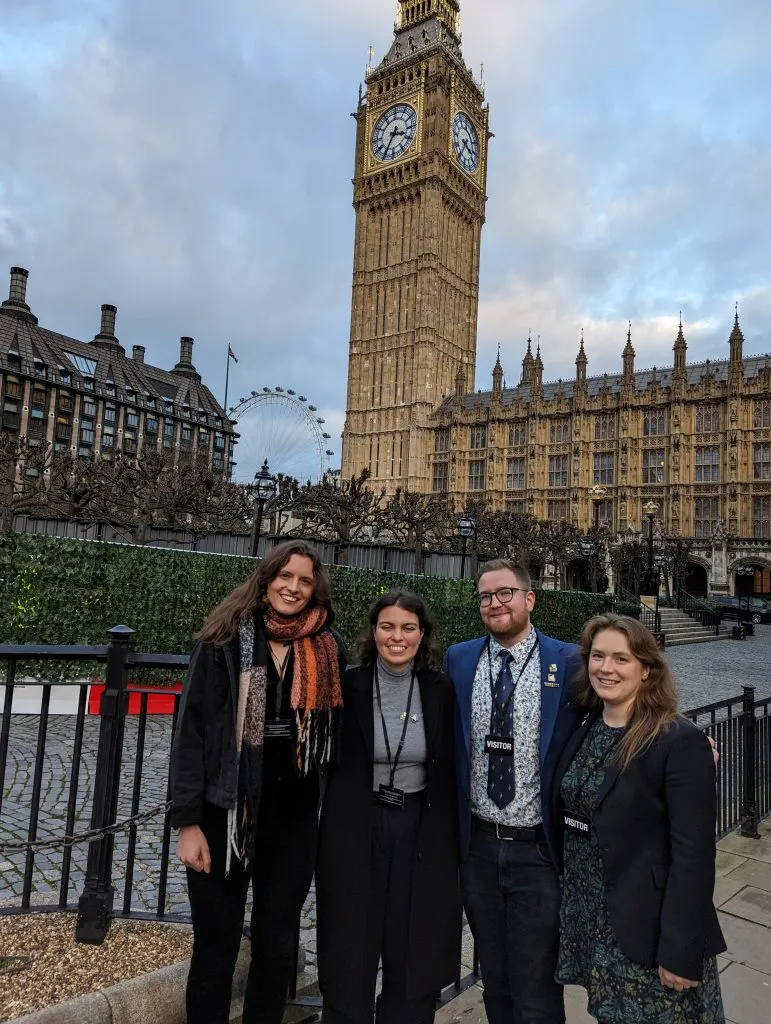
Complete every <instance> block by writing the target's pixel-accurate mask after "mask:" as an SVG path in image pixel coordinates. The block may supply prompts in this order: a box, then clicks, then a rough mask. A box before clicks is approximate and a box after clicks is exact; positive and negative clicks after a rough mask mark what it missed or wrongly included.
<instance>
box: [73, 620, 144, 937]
mask: <svg viewBox="0 0 771 1024" xmlns="http://www.w3.org/2000/svg"><path fill="white" fill-rule="evenodd" d="M107 633H108V636H109V637H110V642H109V646H108V649H107V673H106V679H105V687H104V693H103V694H102V701H101V704H100V706H99V717H100V722H99V747H98V750H97V755H96V771H95V774H94V802H93V806H92V809H91V828H92V829H103V828H106V827H108V826H110V825H114V824H115V821H116V820H117V809H118V789H119V787H120V766H121V758H122V755H123V726H124V723H125V720H126V711H127V710H128V691H127V689H126V661H127V659H128V653H129V648H130V646H131V638H132V637H133V636H134V630H133V629H130V628H129V627H128V626H113V628H112V629H110V630H108V631H107ZM113 845H114V836H112V835H102V836H99V837H97V838H96V839H92V840H91V842H90V843H89V846H88V863H87V867H86V884H85V886H84V888H83V895H82V896H81V897H80V899H79V900H78V920H77V924H76V925H75V939H76V941H77V942H88V943H90V944H91V945H92V946H101V944H102V943H103V942H104V939H105V936H106V935H107V932H108V931H109V928H110V917H111V915H112V905H113V900H114V898H115V886H114V885H113V884H112V853H113Z"/></svg>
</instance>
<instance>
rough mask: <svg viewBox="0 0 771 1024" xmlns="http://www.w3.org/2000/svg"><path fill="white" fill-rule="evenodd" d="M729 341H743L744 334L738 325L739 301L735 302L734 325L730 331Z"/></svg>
mask: <svg viewBox="0 0 771 1024" xmlns="http://www.w3.org/2000/svg"><path fill="white" fill-rule="evenodd" d="M728 340H729V341H744V335H743V334H742V329H741V327H740V326H739V303H738V302H737V303H736V313H735V314H734V327H733V330H732V331H731V334H730V337H729V339H728Z"/></svg>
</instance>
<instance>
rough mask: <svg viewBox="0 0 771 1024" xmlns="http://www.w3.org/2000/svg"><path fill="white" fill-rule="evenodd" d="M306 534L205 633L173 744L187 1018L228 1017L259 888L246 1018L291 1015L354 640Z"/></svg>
mask: <svg viewBox="0 0 771 1024" xmlns="http://www.w3.org/2000/svg"><path fill="white" fill-rule="evenodd" d="M333 619H334V615H333V611H332V604H331V599H330V591H329V581H328V579H327V575H326V572H325V570H324V568H323V566H322V565H321V561H320V560H319V557H318V555H317V553H316V552H315V550H314V549H313V548H312V547H311V546H310V545H309V544H306V543H305V542H304V541H289V542H288V543H285V544H281V545H279V546H278V547H276V548H273V550H272V551H270V552H269V553H268V554H267V555H266V557H265V558H263V559H262V561H261V562H260V563H259V564H258V566H257V569H256V570H255V572H254V573H252V575H251V576H250V577H249V579H248V580H247V581H246V582H245V583H243V584H242V585H241V586H240V587H237V588H236V589H235V590H234V591H233V593H232V594H230V595H229V596H228V597H226V598H225V600H224V601H222V603H221V604H220V605H218V607H217V608H215V609H214V611H213V612H212V613H211V614H210V615H209V617H208V618H207V619H206V621H205V622H204V624H203V628H202V629H201V632H200V633H199V634H198V644H197V646H196V648H195V650H194V652H193V655H192V658H191V661H190V669H189V671H188V675H187V679H186V682H185V687H184V690H183V693H182V699H181V704H180V711H179V721H178V723H177V731H176V735H175V738H174V745H173V749H172V763H171V779H172V798H173V810H172V824H173V825H174V826H175V827H177V828H179V842H178V844H177V856H178V857H179V859H180V860H181V861H182V863H183V864H185V866H186V868H187V880H188V891H189V895H190V907H191V911H192V917H193V956H192V960H191V964H190V975H189V977H188V983H187V994H186V1005H187V1019H188V1024H226V1022H227V1021H228V1019H229V1013H230V999H231V987H232V978H233V970H234V968H235V963H236V959H237V956H238V949H239V946H240V941H241V934H242V929H243V923H244V909H245V905H246V896H247V891H248V888H249V882H250V881H251V884H252V914H251V940H252V962H251V967H250V970H249V978H248V982H247V989H246V996H245V1000H244V1010H243V1021H244V1024H280V1021H281V1019H282V1017H283V1014H284V1008H285V1004H286V997H287V992H288V988H289V982H290V973H291V970H292V964H293V951H294V944H295V942H296V938H297V930H298V926H299V918H300V912H301V909H302V906H303V903H304V901H305V898H306V896H307V894H308V890H309V888H310V884H311V879H312V876H313V865H314V859H315V853H316V834H317V820H318V806H319V799H320V788H321V787H320V773H324V772H325V770H326V768H327V767H328V766H329V764H330V763H331V761H332V759H333V757H334V755H335V746H336V733H337V722H338V717H339V709H340V708H341V706H342V691H341V676H342V674H343V672H344V671H345V663H346V657H345V649H344V647H343V644H342V640H341V639H340V637H339V636H338V635H337V634H336V633H334V632H333V631H332V630H331V628H330V627H331V625H332V622H333Z"/></svg>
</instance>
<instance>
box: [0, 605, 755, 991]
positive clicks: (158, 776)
mask: <svg viewBox="0 0 771 1024" xmlns="http://www.w3.org/2000/svg"><path fill="white" fill-rule="evenodd" d="M629 596H630V595H627V594H624V593H623V592H622V593H621V594H619V597H620V599H621V600H629ZM642 610H645V611H646V612H651V611H652V610H651V609H648V608H646V607H645V606H644V605H642V604H641V611H642ZM654 624H655V623H654ZM109 637H110V642H109V644H107V645H104V646H93V647H63V646H50V645H43V646H37V645H34V646H33V645H0V662H4V663H5V666H6V671H5V681H4V682H5V695H4V701H3V711H2V723H1V724H0V856H2V858H3V860H5V861H6V864H7V865H8V866H10V868H13V867H14V866H15V867H16V868H17V879H18V874H19V873H20V876H21V884H20V885H19V884H16V885H14V884H13V877H12V871H9V870H8V867H6V870H5V872H4V881H5V880H6V879H7V880H8V882H9V884H10V886H11V889H12V893H13V894H15V895H16V896H17V900H16V901H13V902H11V901H9V900H7V899H6V901H5V906H4V907H3V908H1V909H0V914H9V913H11V914H13V913H20V912H25V911H29V910H31V909H34V910H35V911H48V910H61V909H75V907H76V906H77V910H78V917H77V925H76V934H77V936H78V938H79V939H81V941H85V942H92V943H99V942H101V941H102V939H103V938H104V935H105V934H106V932H107V929H108V928H109V923H110V920H111V919H112V918H115V917H132V918H145V919H151V920H166V921H189V920H190V915H189V908H188V906H187V903H186V900H185V898H184V888H185V887H184V873H183V872H182V871H181V868H178V866H176V865H175V864H174V863H173V862H172V858H171V819H170V799H169V797H170V790H169V753H170V749H171V742H172V740H173V736H174V731H175V728H176V723H177V713H178V707H179V693H178V692H169V691H166V699H167V700H168V701H170V704H171V708H170V713H167V714H163V715H159V716H157V719H156V718H152V719H151V716H150V715H149V701H150V699H151V697H152V696H153V695H154V694H157V693H158V690H157V687H153V686H151V685H148V684H145V685H136V686H134V685H133V684H132V685H131V687H129V682H128V680H129V675H130V674H131V673H134V674H135V675H136V673H140V674H141V673H143V672H146V670H150V669H153V670H157V669H163V670H165V672H166V673H169V672H171V673H172V674H176V675H177V676H179V675H181V673H182V672H183V671H184V670H185V668H186V667H187V664H188V662H189V657H188V656H187V655H168V654H142V653H139V652H135V651H133V650H132V649H131V641H132V637H133V631H132V630H130V629H129V628H128V627H125V626H117V627H114V628H113V629H111V630H110V631H109ZM31 662H33V663H37V664H38V666H40V665H43V666H44V665H46V663H48V664H54V663H57V664H62V663H71V664H77V663H84V664H86V665H88V666H89V667H90V666H93V665H104V666H105V668H106V672H105V685H104V691H103V693H102V695H101V698H100V699H99V708H98V715H93V716H89V714H88V704H89V700H88V688H89V686H90V685H91V681H90V680H77V681H74V682H66V683H58V682H53V681H50V680H43V681H40V682H37V681H35V685H37V686H39V687H40V703H39V707H36V708H34V709H33V710H31V711H29V712H28V713H22V714H20V715H18V716H16V715H14V718H16V719H17V723H18V725H19V728H20V729H21V730H22V732H23V735H22V736H21V743H20V744H17V745H16V750H15V751H14V750H13V749H12V748H11V742H10V741H11V738H12V712H13V711H14V702H15V700H16V699H17V695H18V696H19V697H21V696H22V691H23V689H24V687H25V686H26V685H27V683H26V681H24V680H21V679H19V678H18V668H19V666H20V665H21V666H22V667H23V666H24V665H25V664H28V663H31ZM38 674H39V673H38ZM54 688H56V689H57V694H58V693H60V692H64V693H65V694H69V695H70V703H71V705H72V710H71V711H70V712H69V716H68V718H67V720H66V728H65V729H62V728H59V729H58V730H56V732H57V735H56V736H54V740H55V742H56V743H57V744H58V750H57V751H55V752H54V754H53V760H52V757H51V756H48V755H47V747H48V745H49V744H48V741H49V739H50V738H51V730H50V729H49V726H50V722H51V701H52V693H53V691H54ZM130 696H131V699H132V700H133V701H136V702H137V703H138V708H137V709H136V711H137V713H136V714H132V715H131V719H130V725H129V726H128V727H127V712H128V702H129V697H130ZM92 703H93V702H92ZM17 710H18V708H17ZM686 715H687V717H688V718H690V719H691V720H692V721H694V722H695V723H696V724H697V725H698V726H699V727H700V728H702V729H703V730H704V731H705V732H706V733H708V734H709V735H711V736H712V737H713V738H714V739H715V741H716V743H717V745H718V749H719V751H720V762H719V764H718V770H717V786H718V818H717V834H718V836H723V835H726V834H727V833H728V832H730V831H731V830H732V829H735V828H736V827H737V826H741V830H742V834H743V835H745V836H757V835H758V822H759V820H760V819H761V818H762V817H764V816H766V815H768V814H771V696H769V697H765V698H762V699H760V700H756V699H755V690H754V688H753V687H749V686H747V687H744V692H743V693H742V694H741V695H740V696H738V697H734V698H731V699H730V700H723V701H718V702H716V703H714V704H708V705H705V706H704V707H699V708H694V709H692V710H690V711H688V712H686ZM73 718H74V726H73V723H72V719H73ZM151 721H153V722H155V721H160V722H161V727H156V726H155V725H151V724H150V723H151ZM151 731H152V733H153V735H152V736H151V735H149V734H150V732H151ZM33 745H34V748H35V754H34V763H33V764H32V765H31V783H30V784H28V783H27V781H26V780H27V779H28V777H29V775H30V772H29V769H30V764H29V762H30V753H31V748H32V746H33ZM89 750H90V751H91V754H90V756H89ZM94 751H95V752H94ZM148 761H150V763H149V764H148ZM54 762H55V764H54ZM56 765H58V769H56V770H54V769H55V766H56ZM9 766H10V767H11V769H12V772H13V775H12V777H11V778H10V779H9V777H8V769H9ZM57 771H58V774H57ZM84 774H85V776H86V779H85V781H84V779H83V778H82V776H83V775H84ZM19 779H21V780H22V781H21V782H19ZM89 781H92V782H93V786H92V789H91V792H89V790H88V785H87V783H88V782H89ZM44 783H47V785H48V789H47V791H46V792H45V793H44V792H43V786H44ZM49 790H51V791H50V792H49ZM65 802H66V809H64V807H63V805H64V803H65ZM41 811H42V812H44V813H43V814H41ZM4 819H5V820H4ZM140 826H141V831H140ZM116 836H117V837H120V840H119V847H120V848H119V851H118V853H119V856H118V858H117V860H116V858H115V853H116ZM81 839H82V840H83V842H80V841H79V840H81ZM148 842H149V843H150V846H151V847H152V848H154V849H155V850H156V854H155V855H154V856H155V864H154V867H153V869H152V870H148V867H147V861H148V859H152V858H148V857H147V856H145V857H143V858H142V863H141V864H140V868H139V870H140V872H144V874H145V878H144V880H143V883H142V888H143V889H144V890H149V891H151V892H152V893H153V898H152V901H151V902H150V901H148V900H145V903H144V905H143V906H141V907H138V905H137V904H138V902H139V900H138V898H137V897H138V892H137V890H138V884H137V877H136V875H137V863H138V862H137V851H138V848H139V846H140V844H141V843H148ZM86 843H87V844H88V845H87V855H86V856H84V850H85V848H86ZM43 850H46V852H47V851H49V850H52V851H55V852H56V853H57V854H58V852H59V851H61V863H60V867H59V869H58V878H57V879H56V887H57V889H58V893H57V892H55V891H54V890H53V889H49V891H50V892H51V895H52V902H51V903H43V904H37V903H36V905H35V906H34V907H32V905H31V904H32V892H33V887H34V885H35V882H36V879H37V880H38V881H39V880H40V877H44V879H45V880H46V882H47V884H48V885H49V886H50V884H51V873H52V856H50V855H48V854H47V856H46V858H45V859H46V863H45V865H44V866H45V869H46V870H45V872H42V870H41V871H40V873H38V869H39V867H40V865H38V855H39V853H41V852H42V851H43ZM21 862H23V869H22V868H21V867H20V864H21ZM171 872H174V878H173V889H174V895H175V896H176V897H178V898H177V900H176V901H174V900H171V899H170V886H169V877H170V873H171ZM121 884H122V894H121V895H122V899H120V900H116V898H115V897H116V894H117V887H118V885H121ZM78 887H79V888H80V896H79V898H78V899H77V900H75V899H74V898H73V895H74V893H75V892H76V891H77V888H78ZM6 888H7V887H6ZM175 902H176V906H175V905H174V904H175ZM474 962H475V963H476V958H475V959H474ZM475 978H476V975H475V974H474V973H473V972H472V973H470V974H468V975H467V976H465V977H462V971H461V969H460V966H459V970H458V977H457V979H456V982H455V984H454V985H453V986H452V987H451V988H450V989H448V990H447V992H446V993H445V994H444V999H443V1001H444V1002H447V1001H450V1000H451V999H452V998H454V996H455V995H457V994H458V993H459V992H460V991H462V990H463V989H464V988H466V987H468V985H469V984H472V983H473V982H474V980H475ZM290 997H291V998H292V1000H294V1001H295V1002H296V1003H297V1004H298V1005H305V1006H314V1007H315V1006H318V1005H319V1002H318V997H315V996H303V995H299V996H298V995H297V993H296V990H295V989H294V988H293V990H292V992H291V993H290Z"/></svg>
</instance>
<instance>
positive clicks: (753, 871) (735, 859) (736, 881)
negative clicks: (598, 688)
mask: <svg viewBox="0 0 771 1024" xmlns="http://www.w3.org/2000/svg"><path fill="white" fill-rule="evenodd" d="M704 646H710V647H711V646H712V645H711V644H710V645H706V644H705V645H704ZM760 832H761V838H760V839H744V838H742V837H741V836H740V835H739V834H738V833H737V834H734V835H730V836H728V837H727V838H726V839H723V840H722V841H721V842H720V843H719V844H718V855H717V876H718V877H717V881H716V884H715V906H716V907H717V908H718V915H719V917H720V924H721V927H722V929H723V934H724V935H725V940H726V943H727V944H728V949H727V951H726V952H725V953H724V954H723V955H722V956H720V957H718V961H719V966H720V983H721V987H722V990H723V1004H724V1006H725V1012H726V1020H727V1021H728V1022H730V1024H768V1022H769V1021H770V1020H771V821H766V822H764V823H763V824H761V826H760ZM465 952H466V954H467V963H466V968H467V969H469V970H470V960H471V957H470V955H469V954H470V951H469V950H468V948H467V949H466V951H465ZM565 1005H566V1009H567V1022H568V1024H592V1022H593V1021H594V1017H590V1016H589V1014H588V1013H587V1012H586V993H585V992H584V990H583V989H580V988H573V987H570V988H568V989H567V991H566V998H565ZM486 1021H487V1015H486V1013H485V1010H484V1005H483V1002H482V989H481V986H480V985H475V986H474V987H473V988H471V989H469V990H468V992H465V993H464V994H463V995H462V996H460V997H459V998H458V999H454V1000H453V1001H452V1003H450V1004H449V1006H447V1007H445V1008H444V1009H443V1010H441V1011H440V1012H439V1013H438V1014H437V1015H436V1024H486Z"/></svg>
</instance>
